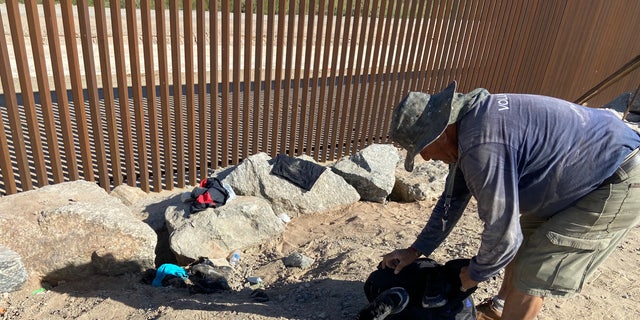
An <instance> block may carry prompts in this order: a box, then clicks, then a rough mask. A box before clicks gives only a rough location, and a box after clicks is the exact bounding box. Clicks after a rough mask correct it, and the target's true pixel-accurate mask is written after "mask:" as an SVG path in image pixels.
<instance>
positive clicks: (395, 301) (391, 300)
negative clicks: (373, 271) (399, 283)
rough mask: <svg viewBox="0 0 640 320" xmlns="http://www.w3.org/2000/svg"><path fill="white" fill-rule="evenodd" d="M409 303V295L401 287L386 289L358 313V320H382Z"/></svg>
mask: <svg viewBox="0 0 640 320" xmlns="http://www.w3.org/2000/svg"><path fill="white" fill-rule="evenodd" d="M408 303H409V293H407V290H405V289H404V288H401V287H394V288H390V289H387V290H385V291H383V292H382V293H380V295H378V296H377V297H376V298H375V299H374V300H373V301H371V303H369V305H367V306H366V307H365V308H364V309H362V310H360V312H359V313H358V317H357V319H358V320H383V319H386V318H387V317H388V316H390V315H392V314H396V313H398V312H400V311H402V310H404V308H405V307H406V306H407V304H408Z"/></svg>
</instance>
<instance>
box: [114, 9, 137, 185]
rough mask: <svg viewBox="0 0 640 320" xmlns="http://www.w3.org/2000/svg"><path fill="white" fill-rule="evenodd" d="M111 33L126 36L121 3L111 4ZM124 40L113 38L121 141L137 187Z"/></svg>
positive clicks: (131, 181) (129, 174) (130, 180)
mask: <svg viewBox="0 0 640 320" xmlns="http://www.w3.org/2000/svg"><path fill="white" fill-rule="evenodd" d="M110 13H111V32H112V33H113V34H114V35H124V32H123V30H122V17H121V13H120V3H119V2H114V3H112V4H110ZM124 50H125V49H124V39H123V37H122V36H119V37H113V52H114V58H115V66H116V81H117V86H118V105H119V106H120V108H119V112H120V130H121V131H120V132H121V136H120V139H121V140H122V144H123V149H124V155H123V156H124V167H125V175H126V177H127V184H128V185H129V186H132V187H133V186H136V185H137V178H136V166H135V163H136V162H135V156H134V146H133V138H132V130H131V120H130V119H131V110H130V109H129V107H130V105H129V90H128V82H127V76H126V75H127V69H126V66H125V59H124V58H125V53H124Z"/></svg>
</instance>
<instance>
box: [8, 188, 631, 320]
mask: <svg viewBox="0 0 640 320" xmlns="http://www.w3.org/2000/svg"><path fill="white" fill-rule="evenodd" d="M150 196H157V195H153V194H151V195H150ZM162 197H166V193H165V194H164V195H163V196H162ZM162 197H158V199H159V201H160V200H161V199H162ZM432 206H433V203H432V202H431V201H424V202H417V203H397V202H390V203H388V204H386V205H383V204H378V203H369V202H358V203H355V204H353V205H350V206H348V207H344V208H339V209H335V210H331V211H328V212H322V213H317V214H312V215H306V216H301V217H297V218H294V219H293V220H292V221H291V222H290V223H289V224H288V225H287V229H286V232H285V233H284V235H283V237H282V239H280V240H279V241H276V243H274V244H273V245H270V246H266V247H264V248H262V249H260V250H257V251H255V252H244V253H243V256H242V260H241V263H240V265H239V266H238V267H237V268H236V269H235V271H234V272H235V274H234V275H233V276H232V277H230V285H231V286H232V288H233V290H232V291H227V292H225V293H219V294H190V293H189V292H188V291H186V289H180V288H173V287H164V288H156V287H151V286H149V285H146V284H143V283H141V282H140V279H141V275H139V274H129V275H123V276H119V277H95V278H93V279H89V280H88V281H84V282H73V283H72V282H69V283H63V284H60V285H58V286H57V287H53V288H49V289H50V290H46V291H43V292H38V289H39V288H40V286H41V284H40V283H38V282H35V283H33V281H32V282H30V283H29V285H27V286H26V287H25V288H24V289H23V290H21V291H18V292H13V293H10V294H5V295H4V296H2V298H1V301H0V308H3V309H0V310H4V311H3V312H4V313H3V315H2V316H0V319H253V320H258V319H352V318H353V316H354V315H355V313H356V312H357V311H358V310H359V309H360V308H361V307H362V306H363V305H364V304H365V303H366V299H365V296H364V293H363V290H362V286H363V283H364V281H365V279H366V278H367V276H368V275H369V273H370V272H372V271H373V270H374V269H375V266H376V265H377V263H378V262H379V261H380V256H381V255H383V254H385V253H387V252H390V251H391V250H393V249H395V248H399V247H405V246H407V245H409V244H410V243H411V242H412V241H413V239H414V237H415V236H416V234H417V233H418V232H419V231H420V229H421V228H422V226H423V224H424V222H425V221H426V219H427V218H428V215H429V214H430V212H431V208H432ZM480 230H481V224H480V222H479V220H478V219H477V216H476V214H475V206H473V204H472V206H471V207H470V208H469V210H468V212H467V214H465V216H464V217H463V219H462V220H461V222H460V223H459V225H458V226H457V227H456V229H455V230H454V232H453V233H452V235H451V236H450V237H449V239H448V240H447V242H446V243H445V244H443V246H441V247H440V248H439V249H438V250H437V251H436V252H435V253H434V254H433V255H432V258H434V259H435V260H437V261H439V262H445V261H447V260H449V259H452V258H459V257H470V256H472V255H473V253H474V252H475V251H476V250H477V247H478V244H479V240H478V234H479V232H480ZM639 238H640V230H639V229H634V230H633V231H632V232H631V233H630V234H629V236H628V237H627V239H626V240H624V241H623V243H622V244H621V245H620V246H619V248H618V250H617V251H616V252H615V253H614V254H613V255H612V256H611V257H610V258H609V260H608V261H607V262H606V263H605V264H604V265H603V266H602V267H601V268H600V272H599V273H597V274H596V275H595V276H594V278H593V279H591V280H590V281H589V282H588V283H587V284H586V286H585V288H584V290H583V292H582V293H581V294H579V295H577V296H576V297H573V298H569V299H563V300H556V299H548V300H547V301H546V303H545V305H544V308H543V310H542V312H541V314H540V316H539V317H538V319H546V320H551V319H556V320H557V319H636V318H638V317H639V316H640V285H639V284H638V282H637V281H638V280H639V279H640V270H639V269H638V268H637V266H638V261H639V260H640V244H639V243H640V242H639V241H638V240H639ZM291 252H300V253H303V254H305V255H307V256H309V257H312V258H314V259H315V263H314V264H313V265H312V266H311V267H310V268H309V269H306V270H302V269H300V268H286V267H285V266H284V265H283V263H282V258H284V257H286V256H288V255H289V254H290V253H291ZM246 276H260V277H261V278H262V279H263V280H264V288H265V290H266V293H267V295H268V296H269V298H270V300H269V301H267V302H256V301H253V300H252V298H251V297H250V293H251V291H252V288H250V287H248V286H247V285H245V284H244V283H243V281H242V280H241V279H243V278H244V277H246ZM500 280H501V278H500V276H498V277H496V278H495V279H492V280H490V281H488V282H485V283H482V284H481V285H480V288H479V289H478V290H477V291H476V293H475V294H474V299H475V300H476V302H478V301H481V300H482V299H484V298H486V297H489V296H490V295H491V294H492V293H494V292H496V290H497V286H498V285H499V281H500Z"/></svg>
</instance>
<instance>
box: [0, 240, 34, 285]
mask: <svg viewBox="0 0 640 320" xmlns="http://www.w3.org/2000/svg"><path fill="white" fill-rule="evenodd" d="M28 277H29V275H28V274H27V270H26V269H25V267H24V264H23V263H22V258H20V255H19V254H18V253H17V252H15V251H13V250H10V249H9V248H6V247H3V246H0V293H4V292H12V291H16V290H19V289H20V288H21V287H22V285H23V284H24V283H25V282H26V281H27V279H28Z"/></svg>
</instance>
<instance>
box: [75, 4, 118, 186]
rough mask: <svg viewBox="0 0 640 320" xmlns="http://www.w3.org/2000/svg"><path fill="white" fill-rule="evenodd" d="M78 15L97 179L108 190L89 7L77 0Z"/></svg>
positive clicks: (107, 172) (107, 174)
mask: <svg viewBox="0 0 640 320" xmlns="http://www.w3.org/2000/svg"><path fill="white" fill-rule="evenodd" d="M78 17H79V20H80V21H79V26H80V29H81V30H82V32H80V39H81V42H82V56H83V60H84V67H85V73H86V76H85V79H86V81H87V95H88V100H89V111H90V114H91V128H92V134H93V148H95V158H96V162H97V170H98V181H99V182H100V186H101V187H102V188H103V189H105V190H107V191H109V190H111V183H110V181H109V171H108V169H107V158H106V152H105V142H104V141H105V137H104V132H103V128H102V121H101V119H102V111H101V110H100V99H99V97H98V82H97V78H96V65H95V55H94V53H93V44H92V39H91V21H90V17H89V8H88V5H87V3H86V2H85V1H78Z"/></svg>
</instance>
